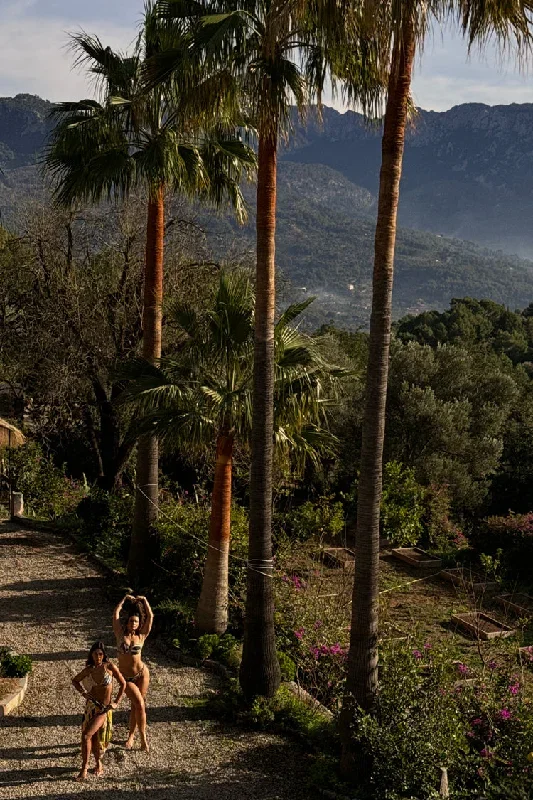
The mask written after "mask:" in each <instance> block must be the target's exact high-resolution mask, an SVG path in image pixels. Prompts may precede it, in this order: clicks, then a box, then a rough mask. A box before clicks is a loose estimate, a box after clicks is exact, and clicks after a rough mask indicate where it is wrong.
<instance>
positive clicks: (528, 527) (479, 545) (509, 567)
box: [471, 513, 533, 579]
mask: <svg viewBox="0 0 533 800" xmlns="http://www.w3.org/2000/svg"><path fill="white" fill-rule="evenodd" d="M471 539H472V543H473V545H474V547H476V549H477V550H478V551H479V552H482V553H486V554H487V555H489V556H492V557H493V558H498V553H499V551H501V567H502V568H503V571H504V573H507V574H508V575H509V576H511V577H513V578H516V577H517V576H519V577H523V578H524V579H529V578H530V577H531V573H532V571H533V513H529V514H509V515H508V516H506V517H489V518H488V519H486V520H484V521H483V522H481V523H480V524H478V525H477V526H476V528H475V529H474V531H473V533H472V537H471Z"/></svg>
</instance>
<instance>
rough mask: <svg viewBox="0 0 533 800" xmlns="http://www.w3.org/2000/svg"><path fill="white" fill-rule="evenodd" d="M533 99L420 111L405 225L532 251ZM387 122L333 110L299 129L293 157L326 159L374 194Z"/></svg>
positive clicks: (404, 199) (405, 186)
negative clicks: (382, 126)
mask: <svg viewBox="0 0 533 800" xmlns="http://www.w3.org/2000/svg"><path fill="white" fill-rule="evenodd" d="M532 129H533V105H532V104H523V105H517V104H513V105H509V106H493V107H490V106H485V105H482V104H478V103H472V104H465V105H461V106H456V107H454V108H452V109H450V110H449V111H446V112H443V113H437V112H434V111H419V112H418V114H417V116H416V118H415V120H414V122H413V125H412V128H411V130H410V132H409V135H408V139H407V143H406V149H405V160H404V171H403V179H402V195H401V201H400V224H401V225H403V226H406V227H416V228H420V229H423V230H429V231H434V232H437V233H442V234H445V235H448V236H457V237H461V238H465V239H469V240H472V241H476V242H479V243H481V244H483V245H485V246H491V247H495V248H502V249H504V250H506V251H507V252H510V253H515V252H517V253H519V254H522V255H525V256H528V257H531V256H532V255H533V226H532V225H531V220H532V219H533V140H532V138H531V130H532ZM380 146H381V143H380V128H379V126H369V125H368V124H366V123H365V122H364V120H363V118H362V117H361V115H359V114H354V113H352V112H348V113H347V114H339V113H338V112H336V111H334V110H333V109H326V111H325V114H324V124H323V126H318V125H317V124H316V122H315V123H312V124H311V125H309V126H308V127H307V129H306V130H305V131H304V130H302V129H301V128H297V131H296V135H295V136H294V137H293V140H292V143H291V145H290V148H289V152H288V153H287V154H286V155H285V157H286V158H288V159H290V160H291V161H297V162H299V163H306V164H315V163H319V164H325V165H327V166H330V167H333V168H334V169H336V170H339V171H340V172H342V173H343V174H344V175H345V176H346V177H347V178H349V179H350V180H351V181H353V182H354V183H356V184H357V185H360V186H364V187H365V188H367V189H369V190H370V191H371V192H373V193H375V192H376V189H377V182H378V177H379V165H380Z"/></svg>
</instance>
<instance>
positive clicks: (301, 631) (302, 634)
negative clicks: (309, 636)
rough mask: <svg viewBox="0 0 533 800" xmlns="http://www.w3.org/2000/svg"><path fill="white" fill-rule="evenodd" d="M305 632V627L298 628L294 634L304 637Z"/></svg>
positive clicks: (297, 636)
mask: <svg viewBox="0 0 533 800" xmlns="http://www.w3.org/2000/svg"><path fill="white" fill-rule="evenodd" d="M304 633H305V628H298V630H297V631H294V635H295V636H296V638H297V639H303V638H304Z"/></svg>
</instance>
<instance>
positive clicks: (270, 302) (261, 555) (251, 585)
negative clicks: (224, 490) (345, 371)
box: [239, 133, 281, 697]
mask: <svg viewBox="0 0 533 800" xmlns="http://www.w3.org/2000/svg"><path fill="white" fill-rule="evenodd" d="M276 149H277V137H276V136H275V134H273V133H268V134H267V133H263V134H262V135H260V137H259V153H258V173H257V223H256V228H257V266H256V302H255V338H254V378H253V418H252V435H251V445H252V456H251V468H250V533H249V553H248V559H249V562H248V574H247V594H246V614H245V622H244V643H243V654H242V663H241V669H240V674H239V677H240V683H241V687H242V690H243V692H244V694H245V695H246V696H247V697H254V696H256V695H262V696H264V697H271V696H272V695H273V694H274V693H275V692H276V690H277V688H278V686H279V683H280V679H281V678H280V669H279V663H278V659H277V655H276V638H275V632H274V593H273V586H272V578H273V564H272V454H273V448H274V314H275V302H276V296H275V236H276V162H277V156H276Z"/></svg>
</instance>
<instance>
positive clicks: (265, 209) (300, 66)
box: [150, 0, 379, 697]
mask: <svg viewBox="0 0 533 800" xmlns="http://www.w3.org/2000/svg"><path fill="white" fill-rule="evenodd" d="M157 5H158V9H159V11H160V14H161V16H162V17H163V18H165V19H167V20H177V19H180V17H181V15H183V14H188V13H191V12H190V9H191V2H187V3H184V0H160V2H159V3H158V4H157ZM194 8H195V14H197V15H202V14H203V15H204V18H203V20H202V26H203V48H204V52H205V57H206V60H207V61H208V62H210V61H213V62H214V63H217V64H221V65H225V66H227V68H228V69H229V70H230V71H231V73H232V75H234V76H235V77H236V78H237V79H238V84H239V87H240V89H241V92H242V93H243V97H244V98H245V100H244V102H245V103H246V104H247V109H248V112H249V115H250V118H251V119H252V120H253V122H254V125H255V127H256V130H257V140H258V142H257V151H258V173H257V216H256V256H257V259H256V313H255V322H254V325H255V336H254V379H253V386H254V388H253V400H252V436H251V468H250V529H249V531H250V532H249V562H248V574H247V596H246V598H247V599H246V616H245V632H244V645H243V658H242V663H241V669H240V682H241V686H242V689H243V691H244V692H245V694H246V695H247V696H249V697H253V696H255V695H263V696H272V695H273V694H274V692H275V691H276V689H277V687H278V685H279V681H280V670H279V664H278V660H277V656H276V647H275V636H274V597H273V591H272V570H273V562H272V536H271V524H272V458H273V446H274V437H273V426H274V383H275V379H274V372H275V370H274V359H275V347H274V338H275V337H274V318H275V233H276V179H277V149H278V144H279V140H280V137H281V136H283V135H284V134H285V133H286V132H287V129H288V127H289V121H290V119H289V118H290V112H291V107H292V104H294V103H295V104H296V107H297V110H298V112H299V113H300V114H304V113H305V111H306V109H307V107H308V106H309V104H311V103H312V102H313V101H315V100H316V101H317V103H318V105H319V106H320V102H321V94H322V88H323V85H324V82H325V79H326V75H327V74H328V59H327V57H326V53H327V52H328V50H327V48H326V47H325V44H326V42H327V41H329V42H333V40H335V41H336V40H337V38H338V36H339V30H340V28H341V24H342V26H343V27H344V25H345V24H346V20H343V19H342V15H341V14H340V13H339V9H340V4H338V3H337V2H332V3H331V8H330V9H329V12H328V9H327V2H326V0H324V2H316V3H307V4H305V3H301V2H299V0H201V2H195V3H194ZM347 10H349V9H348V6H347ZM328 37H329V38H328ZM354 42H355V40H354ZM331 52H332V53H336V54H337V59H338V60H339V61H342V65H343V69H348V68H349V71H350V74H356V75H358V76H359V77H360V78H361V80H360V81H357V80H355V79H354V80H353V81H352V84H351V85H352V90H353V93H354V95H356V96H357V97H358V99H361V100H362V101H363V102H364V103H368V102H373V101H374V100H375V98H376V96H377V95H379V82H378V81H375V80H371V79H369V80H367V78H366V75H367V73H366V66H367V63H366V62H367V53H366V51H364V50H361V51H359V50H357V49H356V46H355V43H354V49H353V51H352V52H350V57H349V59H348V58H347V57H346V56H345V54H343V55H342V56H341V55H339V52H340V51H339V50H338V49H336V48H333V47H332V48H331ZM348 61H349V65H348V64H347V62H348ZM173 69H174V68H173V66H172V63H171V61H170V60H169V59H165V60H163V59H158V58H157V57H156V58H155V59H154V60H153V62H152V66H151V70H150V71H151V76H152V78H151V79H152V80H153V81H158V80H162V79H164V78H165V77H167V76H168V75H171V74H173Z"/></svg>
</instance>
